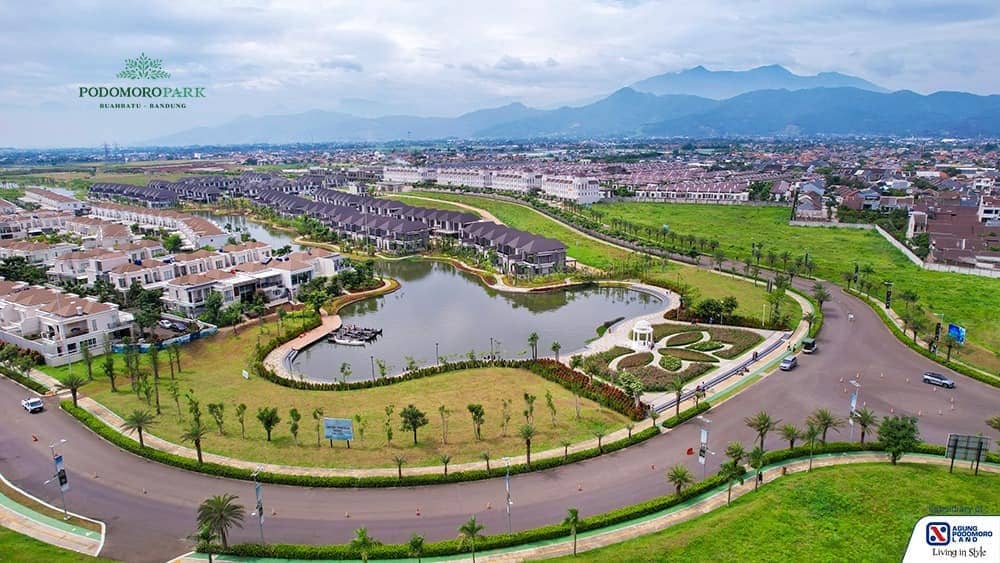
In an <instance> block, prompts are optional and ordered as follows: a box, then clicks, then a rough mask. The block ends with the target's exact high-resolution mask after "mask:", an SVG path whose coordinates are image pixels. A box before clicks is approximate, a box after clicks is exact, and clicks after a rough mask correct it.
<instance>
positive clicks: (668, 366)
mask: <svg viewBox="0 0 1000 563" xmlns="http://www.w3.org/2000/svg"><path fill="white" fill-rule="evenodd" d="M660 367H661V368H663V369H665V370H667V371H677V370H679V369H681V361H680V360H679V359H677V358H675V357H673V356H671V355H670V354H667V353H665V352H663V351H661V352H660Z"/></svg>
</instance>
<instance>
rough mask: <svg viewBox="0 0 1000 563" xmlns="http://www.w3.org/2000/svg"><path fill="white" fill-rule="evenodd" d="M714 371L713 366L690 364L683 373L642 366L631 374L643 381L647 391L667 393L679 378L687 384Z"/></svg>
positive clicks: (698, 363) (700, 363)
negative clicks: (669, 386)
mask: <svg viewBox="0 0 1000 563" xmlns="http://www.w3.org/2000/svg"><path fill="white" fill-rule="evenodd" d="M661 354H662V352H661ZM663 357H664V358H666V357H667V354H664V355H663ZM713 369H715V366H714V365H712V364H706V363H702V362H690V363H688V365H687V367H685V368H684V369H682V370H681V371H674V372H670V371H666V370H665V369H662V368H660V367H658V366H642V367H638V368H633V369H632V370H631V373H632V375H635V376H637V377H638V378H639V379H640V380H642V384H643V387H644V389H645V390H646V391H649V392H654V391H666V390H667V388H668V385H669V384H670V382H672V381H673V380H674V379H676V378H678V377H680V378H681V380H682V381H684V382H685V383H687V382H688V381H691V380H692V379H695V378H697V377H700V376H702V375H704V374H706V373H708V372H710V371H712V370H713Z"/></svg>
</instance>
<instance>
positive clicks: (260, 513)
mask: <svg viewBox="0 0 1000 563" xmlns="http://www.w3.org/2000/svg"><path fill="white" fill-rule="evenodd" d="M263 470H264V466H263V465H258V466H257V467H255V468H254V470H253V473H251V474H250V476H251V477H253V488H254V493H255V494H256V495H257V509H256V510H254V511H253V512H251V513H250V516H256V517H257V528H258V529H259V530H260V544H261V545H264V494H263V491H262V490H261V484H260V481H258V480H257V474H258V473H260V472H261V471H263Z"/></svg>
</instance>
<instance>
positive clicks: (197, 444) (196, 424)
mask: <svg viewBox="0 0 1000 563" xmlns="http://www.w3.org/2000/svg"><path fill="white" fill-rule="evenodd" d="M206 436H208V428H205V427H204V426H202V424H201V419H200V418H195V419H194V420H192V421H191V426H189V427H188V429H187V430H185V431H184V433H183V434H181V440H182V441H184V442H191V443H192V444H194V449H195V451H196V452H197V453H198V464H199V465H200V464H202V463H203V461H202V459H201V441H202V440H204V439H205V437H206Z"/></svg>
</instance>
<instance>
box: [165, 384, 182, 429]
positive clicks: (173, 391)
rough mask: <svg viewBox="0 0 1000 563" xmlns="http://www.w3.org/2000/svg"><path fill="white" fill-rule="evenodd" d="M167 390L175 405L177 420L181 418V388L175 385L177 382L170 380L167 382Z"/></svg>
mask: <svg viewBox="0 0 1000 563" xmlns="http://www.w3.org/2000/svg"><path fill="white" fill-rule="evenodd" d="M167 392H168V393H170V398H171V399H173V401H174V406H175V407H177V420H181V419H182V418H183V417H182V416H181V388H180V386H179V385H177V382H176V381H174V380H170V381H169V382H167Z"/></svg>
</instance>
